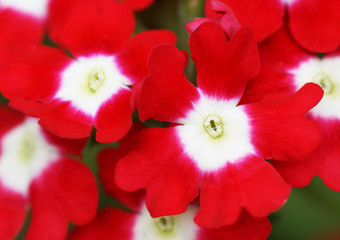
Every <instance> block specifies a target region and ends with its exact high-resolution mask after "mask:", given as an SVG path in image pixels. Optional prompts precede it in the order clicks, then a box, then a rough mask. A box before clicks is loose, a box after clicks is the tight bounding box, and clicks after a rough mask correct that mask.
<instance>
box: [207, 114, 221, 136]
mask: <svg viewBox="0 0 340 240" xmlns="http://www.w3.org/2000/svg"><path fill="white" fill-rule="evenodd" d="M203 126H204V130H205V131H206V132H207V133H208V135H209V136H210V137H212V138H219V137H221V136H222V135H223V122H222V119H221V118H220V117H218V116H214V115H210V116H208V117H207V118H206V119H205V120H204V122H203Z"/></svg>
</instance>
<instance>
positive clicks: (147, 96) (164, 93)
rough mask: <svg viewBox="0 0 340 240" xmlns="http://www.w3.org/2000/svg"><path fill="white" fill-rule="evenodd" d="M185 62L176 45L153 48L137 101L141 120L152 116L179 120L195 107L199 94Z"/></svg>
mask: <svg viewBox="0 0 340 240" xmlns="http://www.w3.org/2000/svg"><path fill="white" fill-rule="evenodd" d="M185 64H186V58H185V56H184V55H183V54H182V53H181V51H179V50H178V49H176V47H175V46H173V45H170V44H164V45H161V46H158V47H155V48H154V50H153V51H152V52H151V54H150V57H149V75H148V77H147V78H146V79H145V80H144V81H143V85H142V86H141V89H140V95H139V100H138V110H139V116H140V118H141V120H142V121H145V120H147V119H149V118H153V119H156V120H160V121H170V122H176V120H178V119H180V118H183V117H185V115H186V113H187V112H188V111H189V110H190V109H191V108H192V107H193V102H194V101H196V100H197V99H198V98H199V94H198V91H197V90H196V88H195V87H194V86H193V85H192V84H191V83H190V82H189V81H188V80H187V79H186V77H185V74H184V68H185Z"/></svg>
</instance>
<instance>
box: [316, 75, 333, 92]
mask: <svg viewBox="0 0 340 240" xmlns="http://www.w3.org/2000/svg"><path fill="white" fill-rule="evenodd" d="M313 82H314V83H316V84H318V85H319V86H320V87H321V88H322V89H323V91H324V93H325V94H330V93H332V91H333V87H334V86H333V82H332V81H331V78H330V77H329V76H328V75H326V74H325V73H322V72H321V73H318V74H316V75H315V76H314V77H313Z"/></svg>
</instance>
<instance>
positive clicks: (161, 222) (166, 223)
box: [153, 216, 175, 233]
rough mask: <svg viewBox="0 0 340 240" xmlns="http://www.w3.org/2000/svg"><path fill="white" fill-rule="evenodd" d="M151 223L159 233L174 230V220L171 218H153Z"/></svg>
mask: <svg viewBox="0 0 340 240" xmlns="http://www.w3.org/2000/svg"><path fill="white" fill-rule="evenodd" d="M153 221H154V223H155V225H156V227H157V229H158V230H159V231H160V232H161V233H169V232H172V231H173V230H174V227H175V220H174V217H173V216H165V217H159V218H154V219H153Z"/></svg>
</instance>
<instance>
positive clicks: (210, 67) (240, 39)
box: [189, 22, 260, 99]
mask: <svg viewBox="0 0 340 240" xmlns="http://www.w3.org/2000/svg"><path fill="white" fill-rule="evenodd" d="M189 45H190V49H191V54H192V59H193V60H194V62H195V65H196V68H197V85H198V87H199V88H200V89H201V90H202V91H203V92H204V93H205V94H206V95H208V96H212V97H214V96H215V97H219V98H224V99H233V98H238V99H240V98H241V96H242V94H243V91H244V88H245V85H246V82H247V81H249V80H250V79H252V78H254V77H256V75H257V74H258V72H259V70H260V60H259V55H258V50H257V44H256V41H255V38H254V36H253V32H252V30H251V29H250V28H248V27H244V28H241V29H240V30H239V31H237V32H235V34H234V35H233V36H232V38H231V39H230V41H229V42H227V38H226V36H225V34H224V31H223V29H222V28H221V27H220V26H218V25H216V24H215V23H211V22H207V23H203V24H201V25H200V27H199V28H198V29H197V31H195V32H193V33H192V34H191V36H190V39H189Z"/></svg>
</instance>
